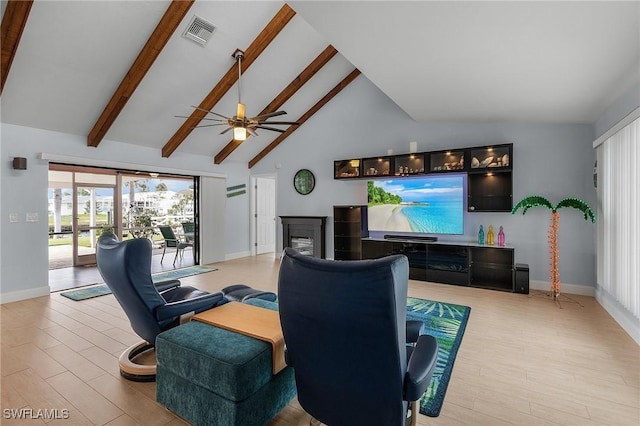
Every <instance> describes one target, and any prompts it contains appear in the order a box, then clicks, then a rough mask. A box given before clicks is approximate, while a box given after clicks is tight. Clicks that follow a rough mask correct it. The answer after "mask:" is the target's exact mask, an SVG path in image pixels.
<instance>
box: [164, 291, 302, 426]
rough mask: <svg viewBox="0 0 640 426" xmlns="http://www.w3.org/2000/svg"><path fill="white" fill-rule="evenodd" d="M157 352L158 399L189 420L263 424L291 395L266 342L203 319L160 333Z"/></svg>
mask: <svg viewBox="0 0 640 426" xmlns="http://www.w3.org/2000/svg"><path fill="white" fill-rule="evenodd" d="M272 306H277V305H275V304H274V305H271V306H269V307H272ZM156 357H157V360H158V369H157V375H156V381H157V387H156V389H157V390H156V397H157V400H158V402H159V403H161V404H163V405H164V406H166V407H167V408H168V409H169V410H171V411H172V412H174V413H176V414H177V415H179V416H180V417H182V418H184V419H185V420H187V421H189V422H190V423H192V424H194V425H221V426H230V425H242V426H250V425H264V424H265V423H267V422H268V421H269V420H270V419H272V418H273V417H274V416H275V415H276V414H278V412H280V410H282V409H283V408H284V407H285V406H286V405H287V404H288V403H289V402H290V401H291V400H292V399H293V398H294V397H295V395H296V385H295V381H294V377H293V370H292V369H291V368H290V367H286V368H285V369H284V370H282V371H281V372H280V373H278V374H276V375H275V376H274V375H273V374H272V349H271V344H270V343H267V342H263V341H261V340H257V339H254V338H252V337H248V336H244V335H242V334H238V333H234V332H231V331H227V330H224V329H221V328H217V327H214V326H211V325H208V324H205V323H202V322H198V321H192V322H189V323H186V324H183V325H181V326H178V327H176V328H173V329H171V330H168V331H165V332H164V333H161V334H160V335H159V336H158V338H157V340H156Z"/></svg>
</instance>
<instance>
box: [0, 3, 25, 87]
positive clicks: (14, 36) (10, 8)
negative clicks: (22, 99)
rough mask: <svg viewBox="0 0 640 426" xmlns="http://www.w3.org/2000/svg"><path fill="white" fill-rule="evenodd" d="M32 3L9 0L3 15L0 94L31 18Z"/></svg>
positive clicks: (0, 30) (0, 31)
mask: <svg viewBox="0 0 640 426" xmlns="http://www.w3.org/2000/svg"><path fill="white" fill-rule="evenodd" d="M32 5H33V0H25V1H21V0H9V1H8V2H7V6H6V9H5V11H4V16H3V17H2V25H1V27H2V28H1V29H0V33H1V37H2V53H1V55H0V56H1V59H0V62H1V63H0V70H1V71H2V72H1V77H0V78H1V80H0V94H2V90H3V89H4V83H5V82H6V81H7V77H8V76H9V70H10V69H11V64H12V63H13V58H14V57H15V56H16V52H17V50H18V45H19V44H20V38H21V37H22V32H23V31H24V27H25V26H26V25H27V18H29V12H30V11H31V6H32Z"/></svg>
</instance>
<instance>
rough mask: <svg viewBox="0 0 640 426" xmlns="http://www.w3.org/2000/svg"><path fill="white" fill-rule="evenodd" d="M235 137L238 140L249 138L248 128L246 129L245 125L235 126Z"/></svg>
mask: <svg viewBox="0 0 640 426" xmlns="http://www.w3.org/2000/svg"><path fill="white" fill-rule="evenodd" d="M233 139H235V140H237V141H244V140H247V129H245V128H244V127H234V128H233Z"/></svg>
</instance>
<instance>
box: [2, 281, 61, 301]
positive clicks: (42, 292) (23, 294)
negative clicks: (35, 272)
mask: <svg viewBox="0 0 640 426" xmlns="http://www.w3.org/2000/svg"><path fill="white" fill-rule="evenodd" d="M50 293H51V288H50V287H49V286H48V285H46V286H43V287H37V288H30V289H28V290H19V291H12V292H9V293H0V305H1V304H4V303H11V302H18V301H20V300H25V299H33V298H34V297H42V296H48V295H49V294H50Z"/></svg>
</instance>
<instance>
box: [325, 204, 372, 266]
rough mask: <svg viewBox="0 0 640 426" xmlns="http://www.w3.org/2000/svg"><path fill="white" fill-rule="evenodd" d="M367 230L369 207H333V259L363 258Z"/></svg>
mask: <svg viewBox="0 0 640 426" xmlns="http://www.w3.org/2000/svg"><path fill="white" fill-rule="evenodd" d="M367 236H369V231H368V230H367V206H333V258H334V259H336V260H359V259H361V258H362V238H365V237H367Z"/></svg>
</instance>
